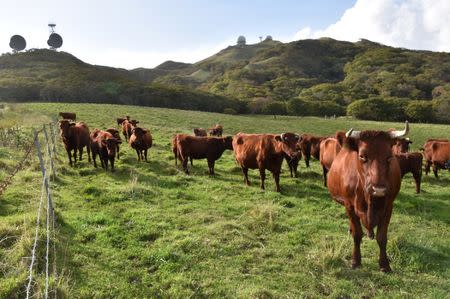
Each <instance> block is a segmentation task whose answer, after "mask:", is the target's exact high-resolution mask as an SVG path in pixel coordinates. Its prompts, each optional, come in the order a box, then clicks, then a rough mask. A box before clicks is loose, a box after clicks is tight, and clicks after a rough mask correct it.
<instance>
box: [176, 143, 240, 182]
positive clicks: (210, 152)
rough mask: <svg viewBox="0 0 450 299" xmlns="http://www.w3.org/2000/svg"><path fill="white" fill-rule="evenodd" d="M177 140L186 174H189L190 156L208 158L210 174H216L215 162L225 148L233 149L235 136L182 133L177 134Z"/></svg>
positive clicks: (191, 157)
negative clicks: (200, 135)
mask: <svg viewBox="0 0 450 299" xmlns="http://www.w3.org/2000/svg"><path fill="white" fill-rule="evenodd" d="M176 141H177V148H178V154H179V158H180V160H181V161H182V164H183V169H184V171H185V172H186V174H189V169H188V167H187V162H188V158H190V159H206V160H207V161H208V168H209V174H210V175H214V165H215V162H216V161H217V160H218V159H219V158H220V157H221V156H222V154H223V152H224V151H225V150H227V149H228V150H232V149H233V145H232V142H233V138H232V137H231V136H229V137H206V138H205V137H196V136H189V135H181V134H180V135H177V138H176ZM191 161H192V160H191Z"/></svg>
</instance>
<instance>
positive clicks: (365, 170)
mask: <svg viewBox="0 0 450 299" xmlns="http://www.w3.org/2000/svg"><path fill="white" fill-rule="evenodd" d="M405 126H406V127H405V130H403V131H389V132H384V131H362V132H358V131H353V129H350V130H349V131H348V132H347V133H346V134H345V138H344V139H343V147H342V149H341V151H340V152H339V154H337V156H336V158H335V159H334V161H333V164H331V168H330V170H329V172H328V181H327V185H328V190H329V191H330V194H331V196H332V197H333V199H334V200H335V201H337V202H338V203H340V204H342V205H343V206H345V210H346V212H347V215H348V218H349V219H350V231H351V233H352V236H353V243H354V246H353V257H352V267H353V268H356V267H359V266H361V249H360V246H361V240H362V236H363V231H362V227H361V222H362V224H363V225H364V227H365V228H366V229H367V234H368V236H369V238H370V239H373V238H374V228H375V227H376V226H377V233H376V239H377V243H378V246H379V247H380V256H379V261H378V263H379V266H380V270H381V271H383V272H390V271H391V268H390V265H389V260H388V258H387V254H386V244H387V231H388V226H389V222H390V219H391V214H392V207H393V202H394V199H395V197H396V196H397V194H398V192H399V190H400V184H401V171H400V166H399V164H398V161H397V159H395V157H394V155H393V153H392V146H393V145H394V143H395V140H394V139H395V138H398V137H403V136H404V135H406V134H407V133H408V131H409V125H408V122H406V124H405Z"/></svg>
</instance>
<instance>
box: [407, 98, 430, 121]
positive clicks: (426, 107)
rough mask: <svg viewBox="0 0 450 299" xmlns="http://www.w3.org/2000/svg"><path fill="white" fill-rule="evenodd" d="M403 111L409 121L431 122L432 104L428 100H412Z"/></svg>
mask: <svg viewBox="0 0 450 299" xmlns="http://www.w3.org/2000/svg"><path fill="white" fill-rule="evenodd" d="M405 113H406V115H407V116H408V118H409V119H410V120H411V121H415V122H432V121H433V120H434V117H433V106H432V103H431V102H430V101H412V102H410V103H409V104H408V106H406V108H405Z"/></svg>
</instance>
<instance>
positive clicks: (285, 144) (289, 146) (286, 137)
mask: <svg viewBox="0 0 450 299" xmlns="http://www.w3.org/2000/svg"><path fill="white" fill-rule="evenodd" d="M275 140H276V141H277V143H278V146H280V147H281V150H282V151H283V152H284V153H285V154H286V155H288V156H289V157H290V158H291V159H294V158H296V157H298V155H299V153H298V151H297V147H298V145H297V143H298V142H299V140H300V136H299V135H297V134H294V133H283V134H281V135H276V136H275Z"/></svg>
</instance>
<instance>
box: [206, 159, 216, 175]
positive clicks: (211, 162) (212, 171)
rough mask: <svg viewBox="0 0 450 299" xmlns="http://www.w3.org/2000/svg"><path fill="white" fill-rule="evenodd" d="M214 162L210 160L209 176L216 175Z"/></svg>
mask: <svg viewBox="0 0 450 299" xmlns="http://www.w3.org/2000/svg"><path fill="white" fill-rule="evenodd" d="M214 162H215V161H214V160H208V168H209V175H214Z"/></svg>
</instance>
